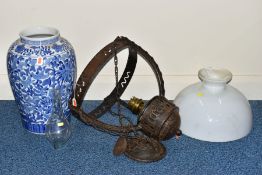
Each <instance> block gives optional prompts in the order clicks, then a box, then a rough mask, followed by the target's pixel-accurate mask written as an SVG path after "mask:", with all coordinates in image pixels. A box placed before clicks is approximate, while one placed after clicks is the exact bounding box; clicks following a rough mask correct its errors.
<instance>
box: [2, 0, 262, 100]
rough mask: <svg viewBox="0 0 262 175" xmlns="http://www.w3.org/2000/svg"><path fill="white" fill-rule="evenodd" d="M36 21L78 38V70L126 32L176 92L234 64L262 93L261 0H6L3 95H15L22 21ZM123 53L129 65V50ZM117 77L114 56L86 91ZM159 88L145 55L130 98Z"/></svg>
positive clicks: (107, 87)
mask: <svg viewBox="0 0 262 175" xmlns="http://www.w3.org/2000/svg"><path fill="white" fill-rule="evenodd" d="M36 25H44V26H51V27H55V28H58V29H59V30H60V33H61V35H62V36H63V37H65V38H66V39H68V40H69V41H70V42H71V44H72V45H73V47H74V49H75V52H76V55H77V66H78V76H79V74H80V73H81V72H82V70H83V69H84V67H85V66H86V65H87V63H88V62H89V61H90V59H91V58H92V57H93V56H94V55H95V54H96V53H97V52H98V51H99V50H100V49H101V48H103V47H104V46H105V45H106V44H108V43H109V42H111V41H113V40H114V39H115V37H116V36H118V35H123V36H127V37H128V38H129V39H131V40H133V41H135V42H136V43H137V44H139V45H140V46H142V47H143V48H144V49H145V50H147V51H148V52H149V53H150V54H151V55H152V56H153V57H154V58H155V60H156V62H157V63H158V65H159V67H160V69H161V71H162V72H163V77H164V80H165V88H166V96H167V98H169V99H173V98H175V96H176V95H177V93H178V92H179V91H180V90H181V89H183V88H184V87H185V86H187V85H189V84H191V83H194V82H196V81H198V78H197V71H198V70H199V69H200V68H202V67H206V66H212V67H223V68H227V69H229V70H231V71H232V73H233V75H234V76H233V80H232V82H231V84H232V85H233V86H235V87H236V88H238V89H239V90H241V91H242V92H243V93H244V95H246V96H247V97H248V99H262V1H261V0H219V1H218V0H133V1H124V0H93V1H91V0H55V1H54V0H45V1H42V0H41V1H40V0H23V1H16V0H0V63H1V64H0V99H13V94H12V92H11V89H10V85H9V81H8V76H7V70H6V54H7V50H8V47H9V46H10V44H11V43H12V42H13V41H14V40H16V39H17V38H18V33H19V32H20V31H21V30H22V29H24V28H27V27H30V26H36ZM119 57H120V63H119V67H120V70H123V68H124V66H125V62H126V57H127V52H123V53H121V54H120V55H119ZM113 85H114V77H113V62H111V63H109V65H107V66H106V68H105V69H104V70H103V71H102V72H101V73H100V74H99V77H98V79H96V80H95V82H94V84H93V85H92V87H91V89H90V91H89V92H88V94H87V96H86V99H103V98H104V97H105V96H106V95H107V94H108V93H109V92H110V91H111V89H112V88H113ZM157 93H158V90H157V84H156V82H155V78H154V76H153V73H152V71H151V70H150V69H149V67H148V66H147V65H146V63H145V62H144V61H143V60H141V58H140V60H139V62H138V68H137V69H136V72H135V76H134V77H133V79H132V81H131V83H130V86H129V87H128V88H127V90H126V92H125V93H124V99H129V97H131V96H133V95H135V96H138V97H141V98H144V99H149V98H151V97H152V96H154V95H155V94H157Z"/></svg>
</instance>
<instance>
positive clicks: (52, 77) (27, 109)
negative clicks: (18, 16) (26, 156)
mask: <svg viewBox="0 0 262 175" xmlns="http://www.w3.org/2000/svg"><path fill="white" fill-rule="evenodd" d="M7 70H8V76H9V81H10V85H11V88H12V91H13V94H14V97H15V101H16V103H17V105H18V108H19V112H20V115H21V119H22V125H23V127H24V128H25V129H27V130H28V131H30V132H32V133H36V134H44V132H45V125H46V122H47V120H48V118H49V117H50V115H51V109H52V101H53V100H52V95H51V94H50V93H49V92H50V91H51V90H52V89H59V90H60V93H61V101H62V107H63V114H64V116H65V117H66V118H68V119H70V118H69V117H70V110H69V108H68V100H69V96H70V95H71V92H72V89H73V84H74V81H75V76H76V59H75V53H74V50H73V47H72V46H71V44H70V43H69V42H68V41H67V40H66V39H64V38H62V37H60V34H59V31H58V30H57V29H55V28H49V27H32V28H28V29H25V30H23V31H22V32H21V33H20V38H19V39H18V40H16V41H15V42H14V43H13V44H12V45H11V47H10V48H9V51H8V54H7Z"/></svg>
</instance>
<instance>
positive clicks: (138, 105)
mask: <svg viewBox="0 0 262 175" xmlns="http://www.w3.org/2000/svg"><path fill="white" fill-rule="evenodd" d="M144 106H145V104H144V102H143V100H142V99H139V98H136V97H132V98H131V99H130V100H129V102H128V107H129V109H130V110H131V111H132V112H133V113H134V114H136V115H138V114H139V113H140V112H142V110H143V109H144Z"/></svg>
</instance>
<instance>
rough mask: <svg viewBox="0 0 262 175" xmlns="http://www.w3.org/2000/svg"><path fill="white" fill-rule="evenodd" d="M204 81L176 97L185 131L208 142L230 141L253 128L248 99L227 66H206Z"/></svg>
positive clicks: (183, 130)
mask: <svg viewBox="0 0 262 175" xmlns="http://www.w3.org/2000/svg"><path fill="white" fill-rule="evenodd" d="M198 77H199V79H200V80H201V82H198V83H195V84H192V85H190V86H188V87H186V88H185V89H183V90H182V91H181V92H180V93H179V94H178V95H177V97H176V98H175V100H174V103H175V104H176V105H177V106H178V107H179V113H180V117H181V126H180V129H181V130H182V132H183V134H185V135H187V136H189V137H192V138H195V139H199V140H204V141H210V142H228V141H233V140H237V139H240V138H242V137H245V136H246V135H248V134H249V132H250V131H251V129H252V111H251V107H250V105H249V102H248V100H247V99H246V98H245V96H244V95H243V94H242V93H241V92H240V91H239V90H237V89H236V88H234V87H232V86H231V85H229V84H228V83H229V82H230V81H231V79H232V73H231V72H230V71H228V70H225V69H212V68H204V69H201V70H200V71H199V72H198Z"/></svg>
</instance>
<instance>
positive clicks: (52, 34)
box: [20, 27, 60, 46]
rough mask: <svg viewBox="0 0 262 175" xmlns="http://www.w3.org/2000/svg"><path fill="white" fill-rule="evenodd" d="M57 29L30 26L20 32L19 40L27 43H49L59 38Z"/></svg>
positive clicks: (37, 44) (38, 44)
mask: <svg viewBox="0 0 262 175" xmlns="http://www.w3.org/2000/svg"><path fill="white" fill-rule="evenodd" d="M59 37H60V34H59V31H58V30H57V29H55V28H50V27H32V28H28V29H25V30H23V31H22V32H21V33H20V40H21V42H22V43H24V44H29V45H36V46H41V45H49V44H53V43H55V42H57V41H58V40H59Z"/></svg>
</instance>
